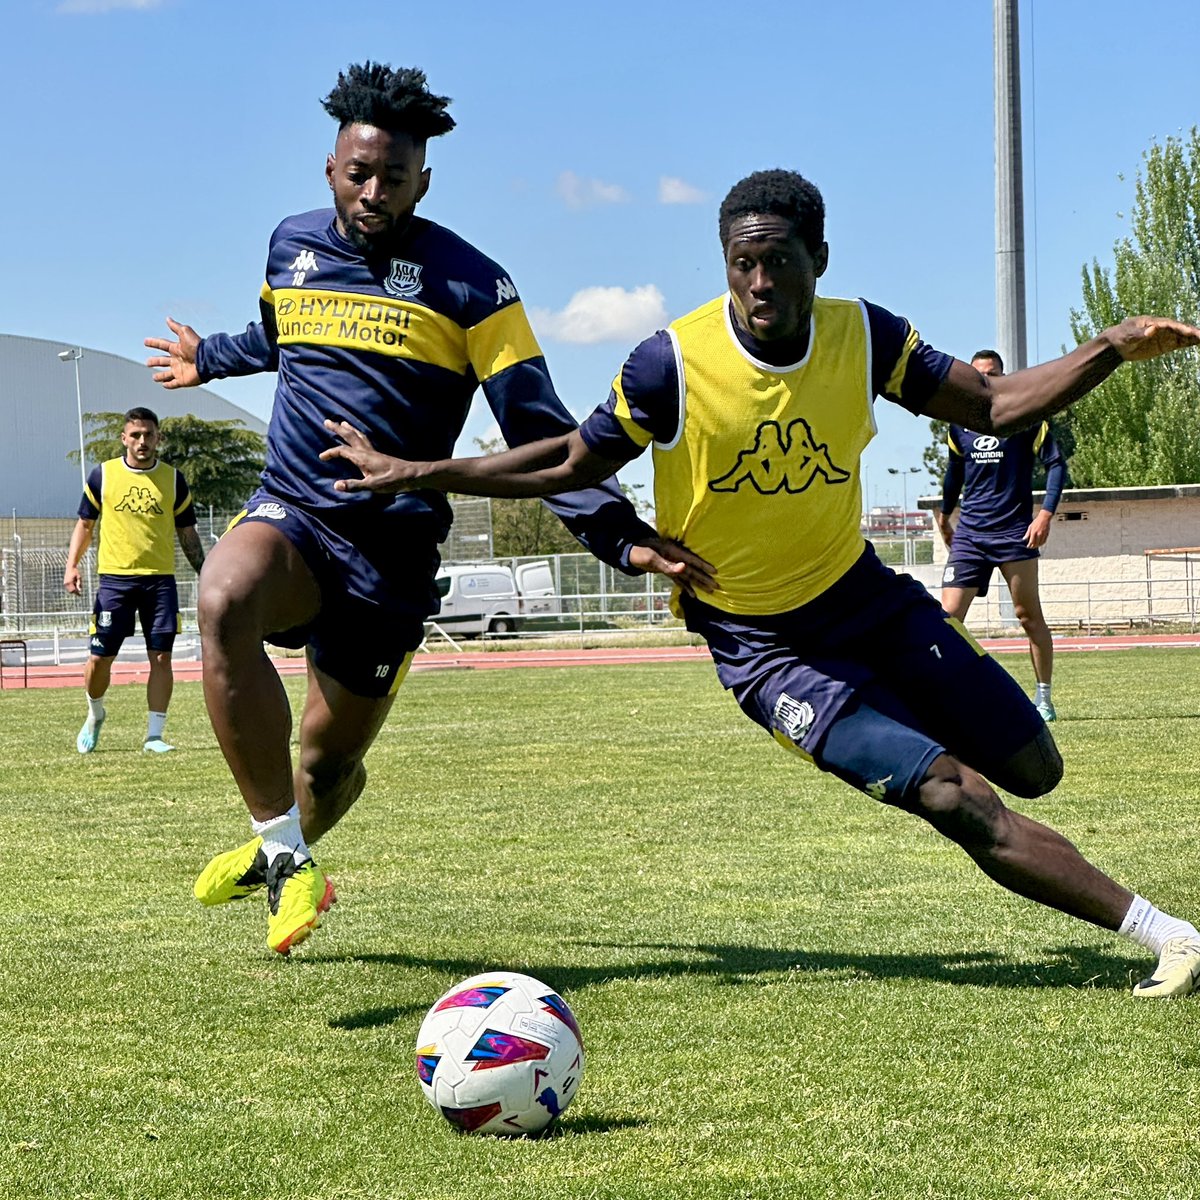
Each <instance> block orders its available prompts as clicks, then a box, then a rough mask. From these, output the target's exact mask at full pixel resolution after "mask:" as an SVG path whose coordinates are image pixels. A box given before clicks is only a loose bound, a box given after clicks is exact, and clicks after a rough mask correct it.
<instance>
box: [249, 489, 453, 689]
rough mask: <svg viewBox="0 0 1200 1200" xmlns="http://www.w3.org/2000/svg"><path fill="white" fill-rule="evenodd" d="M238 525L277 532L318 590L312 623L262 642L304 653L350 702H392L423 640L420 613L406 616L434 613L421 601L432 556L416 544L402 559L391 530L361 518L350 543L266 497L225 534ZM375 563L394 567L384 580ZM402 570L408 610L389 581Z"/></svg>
mask: <svg viewBox="0 0 1200 1200" xmlns="http://www.w3.org/2000/svg"><path fill="white" fill-rule="evenodd" d="M243 521H262V522H264V523H268V524H271V525H273V526H275V527H276V528H277V529H279V531H280V532H281V533H282V534H283V535H284V536H285V537H286V538H287V539H288V541H290V542H291V543H292V545H293V546H295V547H296V549H297V550H298V551H299V553H300V556H301V558H303V559H304V562H305V565H306V566H307V567H308V569H309V570H310V571H312V573H313V576H314V577H315V579H316V581H317V585H318V586H319V588H320V590H321V610H320V612H319V613H317V615H316V617H314V618H313V620H312V621H310V622H308V623H307V624H305V625H300V626H295V627H294V628H292V629H280V630H273V631H271V632H270V633H269V634H268V635H267V637H266V640H267V641H268V642H269V643H270V644H271V645H273V646H283V647H287V648H290V649H300V648H301V647H304V646H307V647H308V649H309V653H310V655H311V658H312V661H313V663H314V665H315V666H317V667H318V668H319V669H320V670H321V671H323V672H324V673H325V674H326V675H328V676H330V677H331V678H332V679H335V680H337V682H338V683H340V684H341V685H342V686H343V687H345V688H347V689H348V690H349V691H351V692H353V693H354V694H355V695H356V696H366V697H369V698H380V697H383V696H389V695H392V694H393V693H394V692H395V691H396V689H397V688H398V687H399V686H400V684H401V683H402V682H403V681H404V677H405V675H406V674H407V673H408V668H409V666H410V665H411V663H412V659H413V655H414V653H415V652H416V650H417V647H419V646H420V644H421V642H422V641H423V640H424V637H425V623H424V619H423V617H422V616H421V615H420V613H419V611H418V612H413V611H406V609H412V608H417V609H418V610H419V609H420V607H421V605H422V604H424V605H426V611H432V608H433V607H434V602H433V601H430V600H427V599H425V594H426V593H430V594H432V595H434V596H436V590H435V589H434V587H433V576H434V574H435V573H436V571H437V566H438V562H439V559H438V555H437V551H436V548H434V549H433V550H432V551H430V550H429V549H428V547H427V545H426V543H425V541H424V540H423V539H421V540H419V541H416V542H414V543H413V544H412V545H411V546H409V547H408V548H407V550H408V552H407V553H406V547H405V543H404V540H403V539H402V538H400V537H398V536H397V535H396V533H395V532H394V524H395V523H394V522H391V523H390V524H389V526H387V527H383V528H381V527H380V525H379V523H372V522H371V521H370V520H368V519H364V516H363V514H361V513H360V514H357V519H356V521H355V522H354V527H355V534H356V537H355V539H354V540H353V541H351V540H350V539H349V537H347V536H345V535H344V534H343V533H342V532H341V530H340V529H339V528H338V527H337V526H336V524H333V523H331V522H324V521H321V520H319V519H318V518H317V517H316V516H315V515H314V514H312V513H309V512H307V511H305V510H304V509H301V508H300V507H299V506H297V505H295V504H292V503H290V502H288V501H286V500H281V499H279V498H278V497H276V496H274V495H273V494H272V493H271V492H269V491H267V490H265V489H260V490H259V491H257V492H255V494H254V495H253V496H252V497H251V498H250V501H249V503H248V504H247V507H246V509H245V511H244V512H243V513H240V514H239V515H238V516H237V517H235V518H234V520H233V521H232V522H230V527H231V528H232V527H233V526H234V525H238V524H241V523H242V522H243ZM378 562H385V563H388V564H389V565H392V564H395V565H394V566H392V570H391V572H390V573H389V572H385V571H384V570H379V569H377V568H376V566H375V564H376V563H378ZM400 569H402V570H404V571H405V572H407V578H408V579H409V580H411V587H410V589H409V590H410V591H411V592H412V597H411V599H410V600H409V601H408V603H403V602H399V601H397V600H396V591H397V588H396V581H395V579H394V578H393V577H392V576H393V575H394V573H395V572H396V571H397V570H400Z"/></svg>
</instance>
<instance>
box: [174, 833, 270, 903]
mask: <svg viewBox="0 0 1200 1200" xmlns="http://www.w3.org/2000/svg"><path fill="white" fill-rule="evenodd" d="M266 886H267V856H266V855H265V854H263V852H262V838H260V837H256V838H251V839H250V841H248V842H247V843H246V844H245V845H244V846H239V847H238V848H237V849H236V850H226V851H225V853H224V854H218V855H217V856H216V858H214V859H212V860H211V861H210V862H209V864H208V866H207V867H205V868H204V870H203V871H201V872H200V874H199V875H198V876H197V877H196V883H195V886H194V887H193V888H192V891H193V892H195V894H196V899H197V900H199V901H200V903H201V904H208V905H214V904H228V903H229V901H230V900H241V899H243V898H244V897H246V896H249V895H251V894H252V893H254V892H257V891H258V889H259V888H262V887H266Z"/></svg>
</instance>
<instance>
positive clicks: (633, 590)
mask: <svg viewBox="0 0 1200 1200" xmlns="http://www.w3.org/2000/svg"><path fill="white" fill-rule="evenodd" d="M455 510H456V516H455V529H456V531H457V532H456V534H455V538H454V540H452V541H450V542H448V543H447V545H446V546H445V547H443V558H444V560H445V561H446V562H447V563H451V562H464V563H465V562H481V561H499V562H501V563H503V564H505V565H508V566H511V567H514V568H515V567H516V566H517V565H519V564H520V563H522V562H531V561H537V560H539V559H548V560H549V561H550V563H551V565H552V571H553V575H554V583H555V591H556V592H557V597H558V608H559V612H558V613H557V614H552V615H544V616H539V617H538V618H537V619H536V620H534V619H532V618H531V619H529V620H527V621H525V622H523V623H522V622H518V624H517V628H516V629H515V631H513V632H509V633H507V634H505V635H495V636H507V637H513V636H522V637H535V636H536V637H552V636H555V635H558V636H562V635H563V634H571V633H579V634H583V633H587V634H603V633H605V632H609V633H619V632H623V631H626V632H627V631H630V630H638V629H662V628H670V627H673V626H678V622H677V621H676V620H675V619H674V618H673V617H672V615H671V613H670V611H669V608H668V599H669V589H668V588H667V587H666V586H665V584H664V581H663V580H662V579H661V578H660V577H658V576H651V575H637V576H628V575H624V574H622V573H621V572H620V571H616V570H614V569H613V568H611V567H608V566H606V565H605V564H603V563H601V562H599V561H598V560H597V559H595V558H593V557H592V556H591V555H590V554H585V553H579V554H559V555H541V556H532V557H526V558H510V559H500V560H496V559H494V558H492V556H491V517H490V505H489V504H488V502H487V501H486V500H484V501H465V502H463V501H458V502H455ZM227 523H228V514H220V513H214V512H207V513H203V514H201V518H200V521H199V531H200V535H201V538H202V539H203V540H204V541H205V543H206V545H211V544H212V543H213V542H215V541H216V539H217V537H218V536H219V535H220V533H221V532H222V531H223V530H224V529H225V527H226V525H227ZM73 527H74V519H53V518H45V519H40V518H39V519H33V518H29V519H22V518H17V517H14V518H12V519H11V521H10V520H3V521H0V636H2V637H12V636H17V637H25V636H29V635H34V636H43V637H53V638H55V639H57V638H59V637H80V636H83V635H84V634H85V633H86V629H87V622H88V617H89V615H90V613H91V609H92V601H93V597H94V595H95V588H96V573H95V555H94V552H93V551H89V552H88V554H87V555H86V556H85V559H84V561H83V563H82V564H81V568H82V576H83V581H84V587H83V595H82V596H70V595H68V594H67V593H66V592H65V591H64V589H63V586H62V578H63V572H64V569H65V567H66V555H67V546H68V543H69V541H70V536H71V530H72V529H73ZM877 548H878V549H879V550H880V553H881V557H884V558H885V560H887V559H888V558H889V557H890V558H892V559H894V560H895V562H896V565H897V566H901V563H900V561H899V550H900V547H899V546H898V545H897V546H895V547H892V550H894V551H895V553H892V554H890V555H889V549H888V546H887V544H886V543H885V542H884V540H883V539H880V541H879V543H877ZM909 553H910V555H911V554H912V548H911V547H910V551H909ZM922 557H923V556H922ZM1125 563H1126V566H1127V567H1128V570H1129V574H1127V575H1125V576H1124V577H1121V578H1108V579H1091V578H1086V577H1084V569H1083V568H1082V567H1081V568H1080V576H1081V577H1080V578H1065V579H1064V578H1061V566H1062V564H1056V565H1058V566H1059V567H1060V578H1056V579H1048V578H1046V577H1045V575H1043V578H1042V581H1041V589H1040V590H1041V598H1042V607H1043V610H1044V612H1045V614H1046V619H1047V620H1048V621H1049V623H1050V624H1051V626H1052V627H1054V628H1056V629H1058V630H1064V631H1065V630H1079V631H1082V632H1089V633H1094V632H1103V631H1105V630H1120V629H1133V628H1153V629H1171V630H1176V631H1187V632H1195V631H1196V629H1197V627H1198V625H1200V579H1198V575H1200V549H1192V550H1178V551H1155V552H1152V553H1148V554H1147V555H1145V556H1142V555H1138V556H1136V557H1135V556H1128V557H1127V559H1126V560H1125ZM175 566H176V576H177V579H178V583H179V599H180V606H181V609H182V614H183V623H184V629H185V632H189V633H194V631H195V629H196V576H195V573H194V572H193V571H192V569H191V567H190V565H189V564H188V563H187V561H186V560H185V559H184V557H183V555H182V553H181V552H179V550H178V547H177V548H176V563H175ZM928 586H930V590H931V591H932V592H933V594H934V595H935V596H937V595H939V594H940V589H937V588H935V587H934V586H932V585H928ZM434 620H435V621H436V618H435V619H434ZM968 623H969V624H970V626H971V628H972V630H974V631H976V632H980V633H990V634H995V633H999V632H1003V631H1005V630H1011V629H1013V628H1014V627H1016V624H1017V622H1016V618H1015V615H1014V613H1013V608H1012V602H1011V600H1010V599H1009V597H1008V592H1007V590H1006V589H1005V587H1004V585H1003V582H1002V581H1001V580H999V579H997V580H995V581H994V584H993V587H992V589H991V591H990V592H989V594H988V595H987V596H985V597H979V598H978V599H976V601H975V603H974V604H973V605H972V607H971V612H970V617H969V622H968ZM434 632H436V631H434Z"/></svg>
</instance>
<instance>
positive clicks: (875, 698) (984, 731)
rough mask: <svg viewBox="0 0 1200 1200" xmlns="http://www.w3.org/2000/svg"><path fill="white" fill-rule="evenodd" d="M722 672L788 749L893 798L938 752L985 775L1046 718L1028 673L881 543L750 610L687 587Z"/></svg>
mask: <svg viewBox="0 0 1200 1200" xmlns="http://www.w3.org/2000/svg"><path fill="white" fill-rule="evenodd" d="M684 612H685V616H686V618H687V626H688V628H689V629H690V630H692V631H693V632H695V633H698V634H700V635H701V636H702V637H704V639H705V640H706V641H707V642H708V646H709V650H710V651H711V652H712V656H713V660H714V662H715V663H716V667H717V675H718V677H719V678H720V680H721V682H722V684H724V686H725V687H726V688H728V689H729V690H731V691H732V692H733V693H734V695H735V697H736V698H737V701H738V703H739V704H740V705H741V707H742V710H743V711H744V712H745V713H746V715H747V716H748V717H750V719H751V720H753V721H756V722H757V723H758V724H759V725H761V726H762V727H763V728H764V729H766V730H767V732H768V733H770V734H771V735H772V736H773V737H774V738H775V740H776V741H778V742H779V743H780V744H781V745H783V746H784V747H786V748H788V749H791V750H796V751H798V752H799V753H800V754H801V755H803V756H804V757H806V758H808V759H810V760H811V761H812V762H814V763H815V764H816V765H817V766H818V767H820V768H821V770H823V771H828V772H830V773H832V774H834V775H836V776H838V777H839V778H840V779H844V780H845V781H846V782H847V783H849V784H851V785H852V786H854V787H856V788H858V789H859V790H860V791H862V792H865V793H866V794H867V795H869V796H871V797H873V798H874V799H876V800H881V801H884V802H885V803H889V804H899V803H902V802H906V801H909V800H911V799H912V798H913V796H914V795H915V792H916V789H917V787H918V786H919V785H920V782H921V780H922V779H923V778H924V776H925V773H926V771H927V770H928V769H929V766H930V764H931V763H932V762H933V760H934V759H935V758H937V756H938V755H939V754H942V753H944V752H948V753H950V754H952V755H953V756H954V757H955V758H957V759H959V760H960V761H961V762H964V763H966V764H967V765H968V766H970V767H973V768H974V769H975V770H977V771H979V772H980V773H981V774H983V775H984V776H987V777H989V778H992V779H995V778H997V777H1000V776H1002V775H1003V773H1004V772H1003V767H1004V765H1005V763H1007V762H1008V760H1009V759H1010V758H1011V757H1012V756H1013V755H1014V754H1015V753H1016V752H1017V751H1018V750H1020V749H1021V748H1022V747H1024V746H1025V745H1027V744H1028V743H1029V742H1031V741H1033V740H1034V739H1035V738H1037V737H1038V736H1039V735H1040V734H1041V733H1042V731H1043V730H1044V729H1045V722H1044V721H1043V720H1042V718H1041V716H1039V714H1038V711H1037V709H1036V708H1034V706H1033V704H1032V703H1031V702H1030V700H1029V699H1028V697H1027V696H1026V695H1025V693H1024V692H1023V691H1022V690H1021V687H1020V685H1019V684H1018V683H1017V682H1016V680H1014V679H1013V677H1012V676H1011V675H1009V673H1008V672H1007V671H1006V670H1004V668H1003V667H1001V666H1000V665H999V664H998V663H997V662H996V661H995V659H993V658H991V657H990V656H989V655H987V654H986V653H985V652H984V650H983V649H982V648H981V647H980V646H979V644H978V643H977V642H976V641H975V640H974V639H973V638H972V637H971V636H970V634H969V633H967V631H966V630H965V629H964V628H963V626H962V625H961V624H960V623H959V622H958V621H956V620H954V619H953V618H951V617H947V616H946V614H945V613H944V612H943V611H942V609H941V607H940V606H939V605H938V603H937V602H936V601H935V600H934V599H933V598H932V597H931V596H930V595H929V593H928V592H927V591H926V590H925V588H924V587H923V586H922V585H921V584H920V583H918V582H916V581H915V580H914V579H912V578H910V577H909V576H907V575H897V574H896V573H895V572H893V571H892V570H890V569H889V568H888V567H885V566H884V565H883V564H882V563H880V561H879V559H878V558H877V557H876V555H875V552H874V550H873V549H872V548H871V547H870V546H868V547H867V548H866V550H865V551H864V552H863V555H862V557H861V558H860V559H859V560H858V562H857V563H856V564H855V565H854V566H853V567H851V568H850V570H849V571H848V572H846V574H845V575H843V576H842V578H841V579H839V580H838V581H837V583H835V584H834V585H833V586H832V587H831V588H829V589H828V591H826V592H825V593H824V594H822V595H821V596H818V597H817V599H815V600H813V601H812V602H810V603H809V604H806V605H803V606H802V607H800V608H797V609H794V610H792V611H791V612H787V613H779V614H774V615H771V616H760V617H739V616H735V615H733V614H731V613H726V612H722V611H720V610H719V609H716V608H713V607H711V606H710V605H707V604H704V603H702V602H700V601H698V600H696V599H694V598H693V597H690V596H689V597H685V598H684Z"/></svg>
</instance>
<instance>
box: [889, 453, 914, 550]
mask: <svg viewBox="0 0 1200 1200" xmlns="http://www.w3.org/2000/svg"><path fill="white" fill-rule="evenodd" d="M887 472H888V474H889V475H899V476H900V487H901V490H902V491H903V493H904V507H903V508H902V509H901V510H900V523H901V524H900V528H901V529H902V530H903V532H904V565H905V566H906V567H907V566H909V565H910V564H909V554H908V477H909V476H910V475H920V473H921V468H920V467H909V468H908V470H907V471H906V470H904V469H903V468H901V467H888V469H887Z"/></svg>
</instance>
